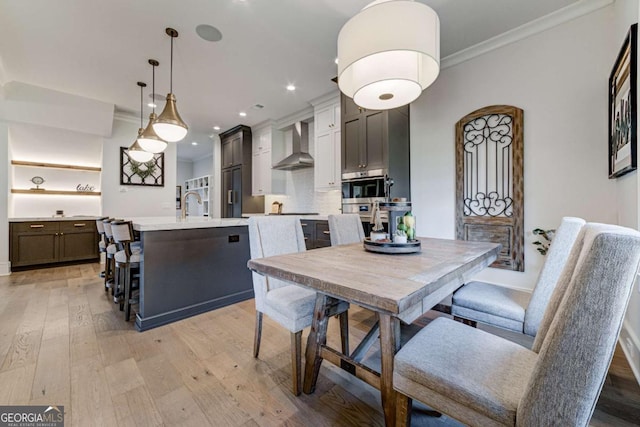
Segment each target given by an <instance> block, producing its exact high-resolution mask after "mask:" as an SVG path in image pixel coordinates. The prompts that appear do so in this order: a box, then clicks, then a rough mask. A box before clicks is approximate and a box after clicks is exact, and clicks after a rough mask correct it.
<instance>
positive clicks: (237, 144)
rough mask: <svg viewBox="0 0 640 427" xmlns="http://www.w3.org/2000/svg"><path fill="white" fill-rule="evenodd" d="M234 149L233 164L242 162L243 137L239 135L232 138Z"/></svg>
mask: <svg viewBox="0 0 640 427" xmlns="http://www.w3.org/2000/svg"><path fill="white" fill-rule="evenodd" d="M231 148H232V150H233V166H237V165H241V164H242V137H241V136H237V137H235V138H233V139H232V140H231Z"/></svg>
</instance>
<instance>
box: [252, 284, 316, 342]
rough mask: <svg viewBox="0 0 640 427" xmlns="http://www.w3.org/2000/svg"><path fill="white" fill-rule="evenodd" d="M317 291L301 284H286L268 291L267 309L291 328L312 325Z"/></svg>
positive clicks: (300, 328)
mask: <svg viewBox="0 0 640 427" xmlns="http://www.w3.org/2000/svg"><path fill="white" fill-rule="evenodd" d="M315 302H316V293H315V292H314V291H311V290H309V289H305V288H303V287H301V286H296V285H286V286H282V287H280V288H276V289H272V290H270V291H269V292H267V296H266V299H265V305H266V306H267V307H268V308H271V310H269V309H267V310H265V311H266V313H268V315H269V317H271V318H273V319H274V320H276V321H278V322H279V323H281V324H282V325H283V326H284V327H285V328H289V329H290V330H296V331H297V330H302V329H303V328H306V327H307V326H309V325H311V320H312V318H313V308H314V306H315Z"/></svg>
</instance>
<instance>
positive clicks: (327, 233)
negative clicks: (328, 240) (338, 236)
mask: <svg viewBox="0 0 640 427" xmlns="http://www.w3.org/2000/svg"><path fill="white" fill-rule="evenodd" d="M322 234H326V235H329V234H331V232H330V231H326V230H325V231H323V232H322Z"/></svg>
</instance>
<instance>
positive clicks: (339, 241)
mask: <svg viewBox="0 0 640 427" xmlns="http://www.w3.org/2000/svg"><path fill="white" fill-rule="evenodd" d="M329 233H330V237H331V246H336V245H347V244H349V243H359V242H362V241H363V240H364V229H363V228H362V220H361V219H360V215H358V214H342V215H329Z"/></svg>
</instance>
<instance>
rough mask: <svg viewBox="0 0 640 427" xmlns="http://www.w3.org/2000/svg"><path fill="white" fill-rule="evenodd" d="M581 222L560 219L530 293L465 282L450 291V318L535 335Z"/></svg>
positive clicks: (583, 222) (470, 323) (570, 218)
mask: <svg viewBox="0 0 640 427" xmlns="http://www.w3.org/2000/svg"><path fill="white" fill-rule="evenodd" d="M584 224H585V221H584V220H583V219H581V218H573V217H565V218H562V222H561V223H560V226H559V227H558V229H557V231H556V233H555V236H554V238H553V242H552V243H551V246H550V247H549V252H548V253H547V256H546V258H545V262H544V265H543V266H542V269H541V270H540V274H539V275H538V281H537V283H536V286H535V288H534V289H533V293H528V292H523V291H519V290H516V289H509V288H505V287H503V286H497V285H492V284H490V283H485V282H477V281H474V282H469V283H467V284H466V285H464V286H463V287H461V288H460V289H458V290H457V291H456V292H454V294H453V302H452V304H451V314H452V315H453V316H454V319H455V320H458V321H461V322H463V323H466V324H469V325H471V326H476V322H480V323H485V324H488V325H492V326H497V327H499V328H503V329H509V330H512V331H516V332H520V333H524V334H527V335H530V336H532V337H535V336H536V333H537V332H538V328H539V327H540V322H541V321H542V315H543V314H544V311H545V309H546V307H547V304H548V302H549V299H550V298H551V294H552V293H553V290H554V288H555V286H556V283H557V282H558V278H559V277H560V273H561V272H562V269H563V267H564V265H565V263H566V261H567V258H568V257H569V253H570V252H571V248H572V247H573V244H574V242H575V240H576V237H577V236H578V233H579V232H580V229H581V228H582V226H583V225H584Z"/></svg>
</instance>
